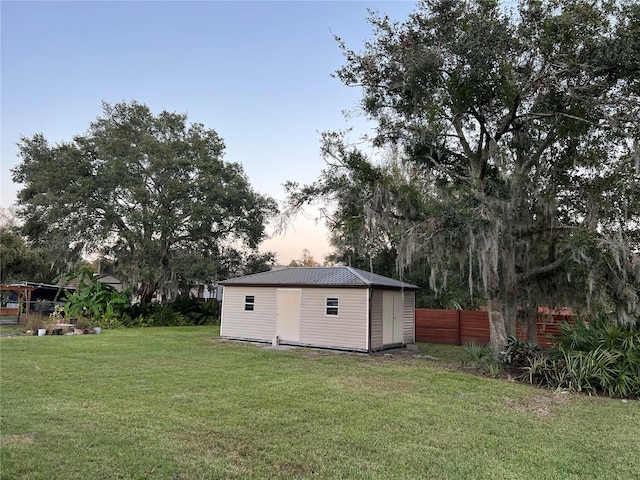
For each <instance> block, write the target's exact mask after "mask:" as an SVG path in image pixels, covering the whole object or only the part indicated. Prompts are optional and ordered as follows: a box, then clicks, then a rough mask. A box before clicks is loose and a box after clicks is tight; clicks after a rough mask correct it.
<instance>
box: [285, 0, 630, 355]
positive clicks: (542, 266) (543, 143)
mask: <svg viewBox="0 0 640 480" xmlns="http://www.w3.org/2000/svg"><path fill="white" fill-rule="evenodd" d="M370 22H371V24H372V25H373V27H374V37H373V39H372V40H371V41H369V42H367V43H366V44H365V45H364V49H363V50H362V51H355V50H352V49H350V48H348V47H347V46H346V45H345V44H344V42H342V41H341V40H340V39H339V38H338V41H339V42H340V46H341V48H342V50H343V52H344V55H345V58H346V64H345V66H344V67H343V68H341V69H340V70H339V71H338V72H337V76H338V77H339V78H340V79H341V80H342V81H343V82H344V83H345V84H346V85H348V86H355V87H359V88H361V89H362V95H363V96H362V102H361V105H360V107H361V110H362V112H364V114H365V115H366V116H367V117H368V118H370V119H372V120H374V121H375V122H376V123H377V130H376V133H375V135H374V136H373V137H372V138H370V140H371V144H372V145H373V146H374V147H378V148H380V149H382V150H384V151H391V152H393V153H394V155H395V156H396V160H395V161H392V162H387V163H388V164H387V165H380V164H376V163H375V162H373V161H372V159H371V158H369V157H368V156H367V155H365V154H364V153H363V152H362V151H361V150H359V149H358V148H356V147H354V146H350V145H348V144H347V143H346V140H345V137H344V135H343V134H342V133H340V132H337V133H327V134H325V135H324V137H323V152H324V154H325V155H326V157H327V159H328V163H329V166H328V168H327V169H326V170H325V171H324V172H323V174H322V175H321V177H320V179H319V180H318V181H317V182H316V183H314V184H312V185H307V186H303V187H300V186H298V185H295V184H290V185H289V186H288V188H289V193H290V210H291V212H293V211H296V210H297V209H299V208H301V206H302V205H303V204H305V203H307V202H311V201H314V200H317V199H319V198H323V199H331V200H333V201H336V202H337V212H336V216H335V217H334V219H333V220H331V221H334V222H336V223H335V224H334V227H336V228H337V229H338V231H340V232H343V233H345V232H346V233H349V232H351V233H353V232H356V231H357V230H354V229H353V228H352V227H357V226H358V223H359V222H360V224H361V226H362V227H365V228H366V229H367V230H368V232H369V234H368V235H362V236H361V238H362V240H365V243H363V242H360V243H359V244H358V245H359V246H360V247H363V246H364V247H366V248H368V249H369V250H370V251H371V252H373V253H374V254H375V252H376V251H377V249H383V248H392V249H394V250H395V251H396V252H397V262H398V264H399V266H403V265H410V264H411V263H412V262H413V261H414V260H416V259H417V258H420V257H427V258H428V259H429V262H430V263H431V264H432V265H435V266H436V269H440V270H442V271H444V269H445V268H446V266H447V265H448V264H449V263H450V259H451V258H452V257H454V256H461V255H468V256H469V265H470V266H473V265H477V273H478V276H477V277H478V278H480V279H481V281H482V285H483V289H484V294H485V297H486V300H487V304H488V308H489V317H490V324H491V340H492V346H493V350H494V354H496V355H497V354H498V352H499V351H500V350H503V349H504V346H505V345H506V341H507V336H508V335H509V334H513V332H514V330H515V318H516V311H517V307H519V306H524V307H529V306H536V305H541V304H546V305H550V306H566V305H571V306H573V307H574V308H576V309H577V308H580V307H584V309H585V311H588V310H593V309H596V308H597V309H604V310H609V311H613V316H614V318H615V319H616V320H617V321H619V322H622V323H628V322H634V321H636V319H637V315H638V306H639V305H640V304H639V301H638V300H639V299H638V285H639V283H640V261H638V256H637V254H634V250H636V251H637V250H638V249H639V247H640V216H639V215H640V184H639V183H640V182H639V178H640V143H639V140H638V138H639V137H640V63H639V62H638V59H639V58H640V40H639V39H640V5H638V4H637V3H636V2H625V1H606V0H603V1H597V0H566V1H555V0H522V1H520V2H519V3H518V5H517V7H516V8H515V9H514V10H513V11H509V10H508V9H507V8H505V7H503V6H501V5H500V4H499V2H497V1H492V0H465V1H453V0H425V1H421V2H420V3H419V4H418V7H417V9H416V11H415V12H414V13H413V14H411V15H410V16H409V18H408V19H407V20H406V21H405V22H402V23H394V22H391V21H390V20H389V19H388V18H386V17H384V16H380V15H378V14H375V13H373V14H372V15H371V17H370ZM350 223H351V226H349V227H348V228H346V229H345V225H347V226H348V225H349V224H350ZM366 241H368V242H370V243H369V244H368V245H367V244H366ZM440 266H442V267H443V268H441V267H440Z"/></svg>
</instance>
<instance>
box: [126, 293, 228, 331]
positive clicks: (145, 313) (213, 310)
mask: <svg viewBox="0 0 640 480" xmlns="http://www.w3.org/2000/svg"><path fill="white" fill-rule="evenodd" d="M219 322H220V312H219V308H218V302H216V301H211V302H206V303H205V302H199V301H197V300H196V299H194V298H192V297H188V296H180V297H178V298H177V299H176V300H175V301H174V302H172V303H169V304H161V303H152V304H140V303H138V304H135V305H132V306H131V307H129V308H128V309H127V311H126V312H125V314H124V315H123V316H122V318H121V323H122V325H123V326H126V327H175V326H187V325H214V324H218V323H219Z"/></svg>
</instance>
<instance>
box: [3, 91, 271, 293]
mask: <svg viewBox="0 0 640 480" xmlns="http://www.w3.org/2000/svg"><path fill="white" fill-rule="evenodd" d="M18 146H19V155H20V157H21V159H22V161H21V163H20V164H19V165H18V166H17V167H15V168H14V169H13V171H12V173H13V181H14V182H18V183H21V184H23V185H24V188H23V189H22V190H20V192H19V193H18V204H19V215H20V216H21V218H22V219H23V221H24V226H23V231H24V232H25V234H26V235H27V236H28V237H29V238H34V239H38V241H51V240H52V239H55V238H56V237H61V238H65V239H67V245H66V246H68V245H69V244H70V245H72V246H76V247H78V246H79V247H80V248H81V249H82V250H83V251H84V253H96V254H99V255H102V256H104V257H105V258H107V259H111V260H112V261H113V262H114V265H115V269H116V272H115V273H117V274H118V276H119V278H120V279H121V280H122V281H123V282H124V283H125V284H129V285H131V286H133V287H135V288H137V290H138V294H139V295H140V298H141V300H142V301H143V302H147V301H149V300H150V299H151V296H152V295H153V294H154V292H156V293H162V294H165V295H168V296H169V297H175V293H176V289H177V287H178V283H179V282H178V280H179V277H180V274H181V273H183V272H184V270H185V269H184V268H183V267H184V265H185V264H184V260H185V258H190V259H193V257H197V258H199V259H201V260H203V261H202V262H201V263H200V265H199V267H198V268H199V271H198V276H199V278H198V280H199V281H204V282H213V281H214V280H215V278H216V276H217V272H218V271H219V270H220V269H221V265H223V264H224V262H225V258H226V257H227V256H228V254H229V253H230V252H236V251H238V250H246V249H249V250H256V249H257V246H258V244H259V243H260V241H261V240H262V239H263V238H264V236H265V224H266V222H267V220H268V218H269V217H270V216H271V215H273V214H274V213H275V211H276V206H275V202H274V201H273V200H272V199H271V198H269V197H267V196H264V195H261V194H259V193H257V192H255V191H254V190H253V189H252V187H251V185H250V184H249V181H248V179H247V177H246V175H245V174H244V172H243V169H242V167H241V166H240V165H239V164H237V163H228V162H225V161H223V159H222V157H223V152H224V143H223V141H222V139H221V138H220V137H219V136H218V134H217V133H216V132H215V131H214V130H211V129H207V128H205V127H204V125H202V124H200V123H188V122H187V116H186V115H184V114H178V113H171V112H167V111H163V112H161V113H160V114H158V115H154V114H152V112H151V111H150V109H149V108H148V107H147V106H146V105H143V104H140V103H137V102H135V101H134V102H130V103H118V104H115V105H111V104H107V103H103V114H102V116H100V117H98V118H97V119H96V120H95V121H94V122H93V123H91V124H90V126H89V129H88V131H87V132H86V133H85V134H82V135H77V136H75V137H74V138H73V140H71V141H68V142H62V143H59V144H56V145H49V143H48V142H47V140H46V139H45V138H44V136H43V135H41V134H37V135H34V136H33V137H31V138H25V137H23V138H21V140H20V142H19V143H18ZM191 263H193V262H191Z"/></svg>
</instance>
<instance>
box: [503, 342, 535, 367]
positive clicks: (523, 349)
mask: <svg viewBox="0 0 640 480" xmlns="http://www.w3.org/2000/svg"><path fill="white" fill-rule="evenodd" d="M540 352H542V348H541V347H540V346H539V345H537V344H533V343H529V342H525V341H523V340H520V339H519V338H516V337H513V336H511V337H509V341H508V343H507V348H506V349H505V351H504V353H503V354H502V361H503V362H504V363H505V364H507V365H509V366H510V367H512V368H516V369H521V368H524V367H525V366H527V365H528V363H529V358H532V357H534V356H535V355H537V354H538V353H540Z"/></svg>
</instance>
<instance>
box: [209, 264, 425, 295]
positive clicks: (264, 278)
mask: <svg viewBox="0 0 640 480" xmlns="http://www.w3.org/2000/svg"><path fill="white" fill-rule="evenodd" d="M220 284H221V285H225V286H226V285H229V286H231V285H237V286H240V285H242V286H264V287H266V286H278V287H285V286H286V287H352V288H368V287H381V288H388V289H394V290H399V289H406V290H419V289H420V287H417V286H416V285H412V284H410V283H406V282H401V281H400V280H394V279H393V278H389V277H385V276H383V275H378V274H376V273H370V272H366V271H364V270H360V269H359V268H354V267H290V268H284V269H281V270H271V271H270V272H263V273H256V274H254V275H247V276H245V277H237V278H230V279H229V280H225V281H223V282H220Z"/></svg>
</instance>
